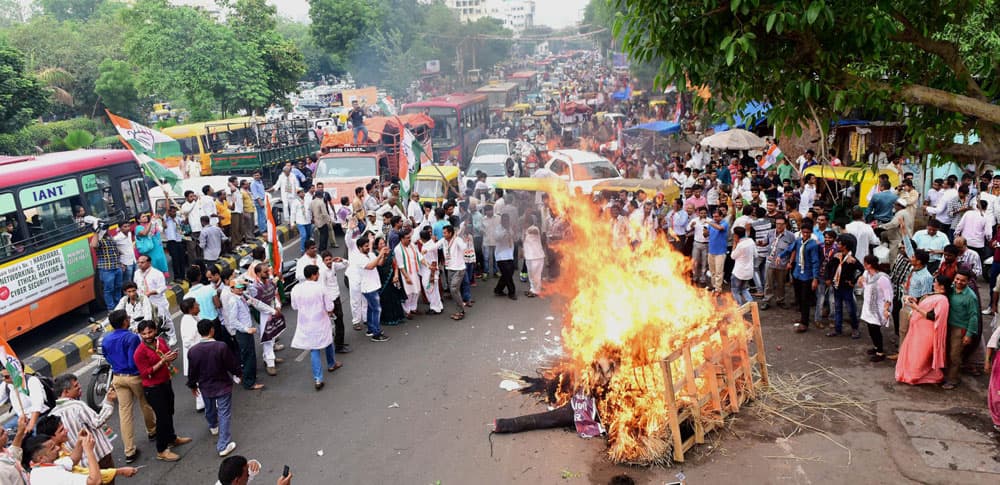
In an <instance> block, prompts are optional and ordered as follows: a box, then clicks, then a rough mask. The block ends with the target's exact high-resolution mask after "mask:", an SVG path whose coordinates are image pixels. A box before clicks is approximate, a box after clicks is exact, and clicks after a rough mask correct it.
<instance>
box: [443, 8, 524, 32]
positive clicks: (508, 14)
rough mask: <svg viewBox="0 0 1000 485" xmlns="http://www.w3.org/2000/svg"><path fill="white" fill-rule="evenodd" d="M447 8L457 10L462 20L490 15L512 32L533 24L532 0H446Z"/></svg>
mask: <svg viewBox="0 0 1000 485" xmlns="http://www.w3.org/2000/svg"><path fill="white" fill-rule="evenodd" d="M445 4H446V5H447V6H448V8H450V9H452V10H455V11H456V12H458V17H459V19H460V20H461V21H462V22H475V21H476V20H479V19H480V18H483V17H492V18H495V19H497V20H499V21H501V22H503V26H504V27H505V28H508V29H510V30H512V31H514V32H520V31H522V30H524V29H526V28H528V27H531V26H532V25H534V20H535V2H534V0H446V1H445Z"/></svg>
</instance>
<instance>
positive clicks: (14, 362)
mask: <svg viewBox="0 0 1000 485" xmlns="http://www.w3.org/2000/svg"><path fill="white" fill-rule="evenodd" d="M0 363H2V364H3V368H4V369H6V370H7V373H8V374H10V382H11V384H13V386H14V388H15V389H17V390H18V391H21V393H23V394H24V395H27V394H28V387H27V385H26V383H25V382H24V369H23V368H22V367H21V361H20V360H19V359H18V358H17V354H15V353H14V349H12V348H10V344H8V343H7V341H6V340H4V339H3V338H2V337H0ZM17 399H20V397H18V398H17Z"/></svg>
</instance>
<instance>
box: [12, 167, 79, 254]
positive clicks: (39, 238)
mask: <svg viewBox="0 0 1000 485" xmlns="http://www.w3.org/2000/svg"><path fill="white" fill-rule="evenodd" d="M18 197H19V198H20V200H21V208H22V209H24V219H25V220H26V221H27V222H28V232H29V235H30V237H31V239H32V242H33V243H34V244H42V243H43V238H45V239H47V238H60V237H62V234H63V233H65V232H66V229H67V228H71V229H72V230H75V229H77V228H78V226H77V224H76V222H75V221H74V220H73V208H74V207H75V206H80V205H83V198H82V197H80V189H79V186H78V185H77V183H76V179H66V180H60V181H58V182H51V183H48V184H44V185H38V186H34V187H28V188H25V189H21V191H20V193H19V194H18Z"/></svg>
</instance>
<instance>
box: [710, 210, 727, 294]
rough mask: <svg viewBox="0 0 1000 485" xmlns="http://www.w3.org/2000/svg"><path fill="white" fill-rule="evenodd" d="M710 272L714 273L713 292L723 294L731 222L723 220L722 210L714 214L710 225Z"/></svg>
mask: <svg viewBox="0 0 1000 485" xmlns="http://www.w3.org/2000/svg"><path fill="white" fill-rule="evenodd" d="M707 229H708V270H709V271H710V272H711V273H712V292H713V293H721V292H722V280H723V276H724V273H725V265H726V240H727V238H728V237H729V222H728V221H725V220H723V219H722V209H716V210H715V212H713V213H712V220H711V222H709V223H708V227H707Z"/></svg>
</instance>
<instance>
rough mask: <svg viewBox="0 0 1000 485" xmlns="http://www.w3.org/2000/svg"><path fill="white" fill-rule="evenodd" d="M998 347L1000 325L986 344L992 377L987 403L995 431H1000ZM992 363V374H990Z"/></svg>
mask: <svg viewBox="0 0 1000 485" xmlns="http://www.w3.org/2000/svg"><path fill="white" fill-rule="evenodd" d="M998 346H1000V325H998V326H997V329H996V330H994V331H993V336H992V337H990V341H989V343H988V344H986V373H987V374H989V376H990V393H989V395H988V396H987V397H986V403H987V404H988V405H989V408H990V416H991V417H992V418H993V429H995V430H997V431H1000V365H998V364H997V362H996V361H997V358H996V355H997V347H998ZM991 362H992V366H993V371H992V372H990V365H991Z"/></svg>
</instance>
